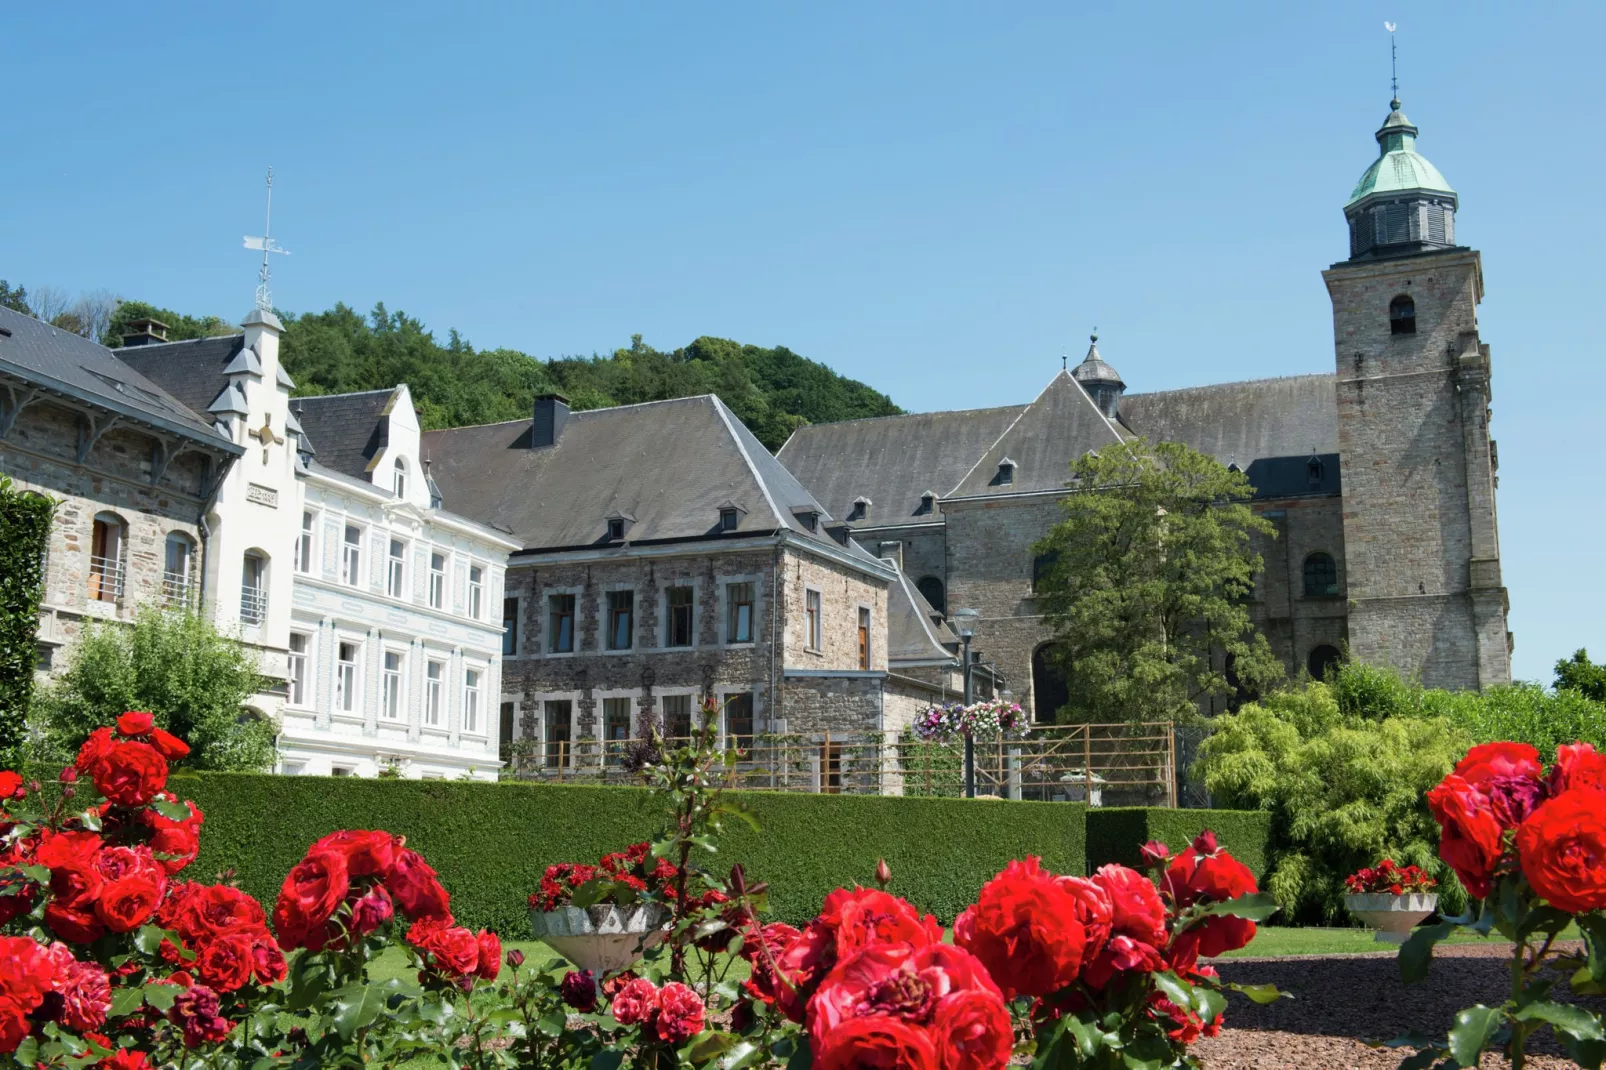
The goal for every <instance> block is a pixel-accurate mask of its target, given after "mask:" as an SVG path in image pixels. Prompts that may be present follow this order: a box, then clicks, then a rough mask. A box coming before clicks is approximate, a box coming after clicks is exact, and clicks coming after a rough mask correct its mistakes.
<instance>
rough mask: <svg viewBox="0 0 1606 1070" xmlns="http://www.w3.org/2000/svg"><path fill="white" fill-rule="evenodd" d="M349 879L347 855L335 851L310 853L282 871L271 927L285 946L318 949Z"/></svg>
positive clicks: (348, 885) (322, 943) (327, 938)
mask: <svg viewBox="0 0 1606 1070" xmlns="http://www.w3.org/2000/svg"><path fill="white" fill-rule="evenodd" d="M350 887H351V882H350V881H349V880H348V879H347V877H346V856H345V855H343V854H340V853H339V852H336V851H320V852H318V853H316V854H309V855H307V857H306V858H303V859H302V860H301V861H300V862H297V863H296V864H295V866H294V867H292V868H291V870H290V872H289V873H288V874H286V875H285V878H284V884H283V885H282V886H281V887H280V888H279V901H278V902H277V903H276V904H275V905H274V908H273V927H274V929H275V930H276V931H277V932H278V934H279V943H280V944H282V945H283V946H285V947H305V948H307V949H308V950H309V951H318V950H321V949H322V948H323V945H324V944H325V943H327V942H328V940H329V938H330V936H331V935H333V934H331V933H329V932H327V925H326V924H325V923H326V922H328V920H329V918H330V916H331V915H333V914H334V912H335V909H336V908H337V907H339V906H340V901H341V900H342V899H344V898H345V897H346V892H347V891H348V890H349V889H350Z"/></svg>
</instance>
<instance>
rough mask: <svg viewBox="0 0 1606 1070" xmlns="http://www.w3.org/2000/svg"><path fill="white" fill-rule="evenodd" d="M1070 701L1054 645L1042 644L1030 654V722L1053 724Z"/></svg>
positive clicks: (1069, 694) (1068, 690) (1062, 669)
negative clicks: (1055, 655)
mask: <svg viewBox="0 0 1606 1070" xmlns="http://www.w3.org/2000/svg"><path fill="white" fill-rule="evenodd" d="M1070 701H1071V692H1070V689H1069V688H1067V687H1066V686H1065V676H1064V667H1063V666H1062V665H1061V664H1060V663H1059V661H1058V659H1056V658H1055V657H1054V644H1052V643H1044V644H1043V645H1042V646H1040V647H1038V648H1037V650H1036V651H1035V652H1034V653H1033V654H1032V721H1033V723H1035V724H1053V723H1054V722H1055V721H1056V720H1057V719H1058V715H1059V711H1060V709H1061V708H1063V707H1064V706H1066V705H1067V704H1068V703H1069V702H1070Z"/></svg>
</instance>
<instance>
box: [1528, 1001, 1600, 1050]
mask: <svg viewBox="0 0 1606 1070" xmlns="http://www.w3.org/2000/svg"><path fill="white" fill-rule="evenodd" d="M1512 1017H1514V1018H1516V1019H1518V1020H1519V1021H1523V1022H1532V1021H1540V1022H1549V1023H1550V1024H1551V1025H1552V1026H1554V1027H1555V1029H1556V1032H1558V1033H1566V1034H1568V1035H1569V1036H1574V1037H1577V1038H1578V1039H1579V1040H1606V1032H1603V1031H1602V1030H1601V1025H1600V1019H1599V1018H1597V1017H1595V1016H1594V1015H1593V1014H1590V1013H1589V1012H1588V1011H1586V1010H1584V1008H1582V1007H1575V1006H1573V1005H1572V1004H1570V1003H1553V1002H1551V1001H1550V1000H1539V1001H1538V1002H1536V1003H1530V1004H1528V1005H1527V1006H1526V1007H1522V1008H1520V1009H1519V1010H1517V1011H1516V1012H1515V1013H1514V1014H1513V1015H1512Z"/></svg>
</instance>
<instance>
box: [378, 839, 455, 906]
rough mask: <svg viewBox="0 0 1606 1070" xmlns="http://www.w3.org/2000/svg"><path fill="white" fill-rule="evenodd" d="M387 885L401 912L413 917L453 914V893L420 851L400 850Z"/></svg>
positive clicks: (386, 879)
mask: <svg viewBox="0 0 1606 1070" xmlns="http://www.w3.org/2000/svg"><path fill="white" fill-rule="evenodd" d="M385 887H386V888H387V889H388V890H389V891H390V894H391V896H392V897H394V898H395V900H396V905H397V906H398V907H400V908H401V912H402V913H403V914H405V915H406V916H407V918H408V919H409V920H411V921H417V920H418V919H419V918H450V917H451V916H452V913H451V910H450V906H451V897H450V896H448V895H447V894H446V889H445V888H442V887H441V882H440V880H439V878H438V877H436V875H435V871H434V870H433V869H431V868H430V865H429V863H428V862H426V861H424V856H423V855H421V854H419V853H418V852H417V851H409V850H401V851H397V852H396V858H395V861H394V863H393V864H392V866H391V870H390V873H389V874H388V875H387V876H386V877H385Z"/></svg>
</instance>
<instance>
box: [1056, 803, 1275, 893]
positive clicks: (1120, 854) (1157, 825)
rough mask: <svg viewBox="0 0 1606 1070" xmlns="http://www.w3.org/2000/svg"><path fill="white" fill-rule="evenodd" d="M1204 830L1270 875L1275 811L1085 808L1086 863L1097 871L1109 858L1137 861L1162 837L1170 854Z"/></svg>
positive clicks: (1258, 871)
mask: <svg viewBox="0 0 1606 1070" xmlns="http://www.w3.org/2000/svg"><path fill="white" fill-rule="evenodd" d="M1205 829H1209V830H1210V831H1212V832H1214V833H1215V834H1216V840H1217V841H1218V842H1219V843H1220V844H1221V846H1223V847H1225V848H1226V849H1227V850H1228V851H1231V852H1232V856H1233V857H1234V858H1236V859H1238V860H1239V861H1240V862H1242V863H1243V864H1244V865H1246V866H1248V867H1249V868H1250V869H1252V870H1254V871H1255V876H1256V877H1257V878H1259V877H1264V876H1265V874H1266V857H1267V847H1268V843H1269V841H1270V839H1271V815H1270V814H1269V813H1266V812H1265V811H1264V810H1167V809H1162V808H1160V807H1149V806H1112V807H1109V808H1107V809H1106V808H1099V809H1093V810H1089V811H1088V812H1087V864H1088V869H1089V870H1090V871H1091V870H1094V869H1097V868H1098V867H1099V866H1102V865H1106V864H1107V863H1110V862H1118V863H1120V864H1121V865H1123V866H1133V867H1136V866H1138V865H1139V858H1138V850H1139V848H1141V847H1142V846H1143V845H1144V844H1145V843H1148V842H1149V841H1150V840H1159V841H1160V842H1161V843H1163V844H1165V845H1166V846H1168V847H1170V848H1171V851H1172V853H1176V852H1177V851H1180V850H1182V849H1183V848H1184V847H1186V846H1187V845H1188V844H1189V843H1190V842H1192V840H1193V838H1194V837H1195V836H1197V835H1199V833H1201V832H1203V831H1204V830H1205Z"/></svg>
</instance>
